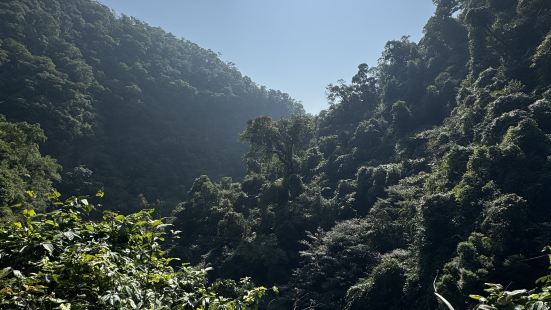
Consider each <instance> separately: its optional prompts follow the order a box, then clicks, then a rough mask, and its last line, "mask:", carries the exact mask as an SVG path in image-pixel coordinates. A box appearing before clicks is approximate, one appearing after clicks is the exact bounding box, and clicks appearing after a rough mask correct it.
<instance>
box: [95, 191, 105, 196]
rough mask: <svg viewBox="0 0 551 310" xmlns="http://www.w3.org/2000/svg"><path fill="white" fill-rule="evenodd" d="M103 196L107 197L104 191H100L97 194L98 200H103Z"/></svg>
mask: <svg viewBox="0 0 551 310" xmlns="http://www.w3.org/2000/svg"><path fill="white" fill-rule="evenodd" d="M103 196H105V192H104V191H102V190H99V191H98V192H97V193H96V197H98V198H103Z"/></svg>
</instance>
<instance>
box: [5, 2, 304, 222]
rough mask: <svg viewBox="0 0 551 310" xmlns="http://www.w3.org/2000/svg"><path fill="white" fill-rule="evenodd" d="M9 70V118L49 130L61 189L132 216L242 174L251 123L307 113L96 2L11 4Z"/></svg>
mask: <svg viewBox="0 0 551 310" xmlns="http://www.w3.org/2000/svg"><path fill="white" fill-rule="evenodd" d="M0 66H1V68H2V70H1V72H0V113H1V114H4V115H5V116H6V117H7V118H8V119H9V120H12V121H26V122H30V123H37V124H40V126H41V127H42V128H43V130H44V132H45V134H46V136H47V137H49V138H50V139H48V140H47V142H46V143H45V144H44V146H43V149H44V152H45V153H47V154H50V155H51V156H53V157H55V158H56V159H57V160H58V162H59V163H60V164H61V165H62V166H63V168H64V170H63V172H62V174H63V176H64V177H63V180H64V182H63V184H62V185H61V186H60V187H61V188H62V189H63V190H64V191H68V192H74V193H83V194H84V193H87V192H86V191H87V190H92V189H93V188H97V187H104V188H105V191H106V192H107V193H108V195H107V196H106V199H107V201H108V202H112V203H113V205H116V206H117V208H119V209H121V210H131V209H134V210H135V208H134V207H133V206H134V205H136V202H137V201H140V200H141V201H147V200H149V201H151V204H152V206H153V205H154V206H155V207H157V208H159V209H162V208H165V209H166V208H168V209H170V205H171V203H172V204H174V203H175V202H177V201H178V200H180V199H183V198H184V197H185V193H186V191H187V188H188V187H189V186H190V185H191V183H192V181H193V179H194V178H195V177H196V176H197V175H200V174H208V175H210V176H211V177H213V178H215V179H217V178H219V177H221V176H226V175H227V176H233V177H240V176H242V174H243V168H242V167H243V166H242V165H241V156H242V154H243V153H244V151H245V146H244V145H242V144H240V143H239V141H238V135H239V133H240V132H241V131H242V130H243V129H244V128H245V123H246V121H247V120H249V119H250V118H254V117H256V116H260V115H269V116H271V117H273V118H275V119H278V118H280V117H283V116H288V115H290V114H294V113H301V112H302V107H301V106H300V104H299V103H297V102H296V101H294V100H293V99H292V98H290V97H289V96H288V95H287V94H285V93H282V92H279V91H274V90H268V89H266V88H265V87H259V86H258V85H256V84H255V83H254V82H253V81H251V79H249V78H248V77H244V76H242V75H241V73H240V72H239V71H238V70H237V69H236V68H235V67H234V66H233V65H231V64H226V63H224V62H223V61H221V60H220V59H219V58H218V55H217V54H215V53H214V52H212V51H210V50H206V49H203V48H201V47H199V46H197V45H196V44H194V43H191V42H189V41H186V40H182V39H178V38H176V37H174V36H173V35H172V34H170V33H167V32H165V31H163V30H161V29H159V28H154V27H151V26H149V25H147V24H145V23H144V22H142V21H139V20H137V19H135V18H132V17H128V16H120V17H119V16H116V15H115V14H114V13H113V12H111V11H110V10H109V9H108V8H107V7H105V6H103V5H101V4H99V3H97V2H95V1H88V0H79V1H68V0H55V1H41V0H28V1H27V0H24V1H21V0H9V1H2V3H0ZM86 184H87V185H88V188H86ZM114 193H116V194H114ZM139 195H141V199H138V196H139ZM167 212H169V210H165V214H167Z"/></svg>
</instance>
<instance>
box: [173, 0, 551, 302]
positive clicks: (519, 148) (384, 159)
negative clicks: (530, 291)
mask: <svg viewBox="0 0 551 310" xmlns="http://www.w3.org/2000/svg"><path fill="white" fill-rule="evenodd" d="M435 4H436V12H435V14H434V16H433V17H432V18H430V20H429V21H428V22H427V24H426V26H425V29H424V36H423V38H422V39H421V40H420V42H412V41H411V40H409V39H408V38H407V37H404V38H402V39H399V40H393V41H389V42H388V43H387V44H386V46H385V47H384V51H383V53H382V56H381V58H380V60H379V63H378V65H377V66H376V67H373V68H369V67H368V66H367V65H360V66H359V70H358V73H357V74H356V75H355V76H354V77H353V79H352V82H351V83H350V84H337V85H330V86H329V87H328V98H329V100H330V107H329V108H328V109H327V110H326V111H323V112H322V113H321V114H320V115H318V116H315V117H309V116H294V117H290V118H287V119H284V120H280V121H274V120H272V119H270V118H267V117H263V118H257V119H255V120H253V121H250V122H249V123H248V126H247V129H246V131H245V132H244V133H243V134H242V139H243V140H244V141H246V142H248V143H249V145H250V148H249V152H248V154H247V156H246V163H247V176H246V177H245V179H244V181H243V182H242V183H232V182H231V180H229V179H227V180H222V181H221V182H220V183H217V182H213V181H211V180H210V179H209V178H208V177H206V176H203V177H201V178H198V179H197V180H196V181H195V184H194V185H193V186H192V188H191V190H190V198H189V199H188V200H187V201H185V202H183V203H182V204H181V205H180V207H179V208H178V211H177V213H176V216H177V218H176V220H175V222H174V224H175V226H176V227H177V228H178V229H179V230H182V231H183V233H182V238H181V239H180V241H179V246H177V247H176V249H175V250H174V253H175V254H176V255H178V256H180V257H183V258H184V259H185V260H188V261H191V262H192V263H203V264H206V265H208V266H213V267H214V268H215V270H214V272H213V274H211V276H212V277H213V278H216V277H230V278H232V277H234V278H235V277H242V276H251V277H252V278H253V279H254V280H255V281H257V282H258V283H261V284H269V285H272V284H275V285H278V286H279V287H280V288H281V291H282V293H281V294H280V295H279V296H278V297H274V300H272V302H271V303H270V306H271V307H272V308H281V309H340V308H345V309H435V308H437V307H438V301H437V300H438V299H437V298H436V296H435V295H434V294H433V293H434V289H433V281H436V283H435V287H436V289H437V290H438V292H439V293H440V294H441V295H443V296H445V298H446V299H447V300H448V301H449V302H451V304H453V305H454V306H455V307H456V309H466V308H469V307H472V306H473V305H474V304H475V303H476V302H481V303H492V302H495V304H494V305H495V308H492V307H490V306H486V308H484V307H482V308H480V309H513V306H512V304H513V303H514V302H518V304H519V305H520V303H523V304H524V305H526V308H515V309H549V298H550V297H549V289H550V288H549V278H547V280H545V279H543V280H541V281H540V282H539V286H545V283H547V289H546V290H547V293H544V294H540V295H533V296H532V297H527V295H526V292H525V291H516V292H514V293H504V292H503V287H501V288H499V286H495V287H494V289H493V291H492V294H493V295H492V296H493V297H492V298H489V299H484V298H481V297H476V296H475V298H478V301H477V300H475V299H472V298H469V297H468V295H469V294H481V293H483V289H484V288H485V287H484V283H485V282H494V283H502V284H503V285H504V286H506V287H507V289H509V290H513V289H516V288H532V287H534V286H535V284H534V282H535V280H536V279H537V278H538V276H541V275H544V274H545V273H546V268H547V266H548V262H549V261H548V259H547V257H546V256H545V255H543V256H542V255H541V252H540V251H541V250H542V248H544V246H545V245H546V244H549V243H550V241H551V210H550V209H549V201H550V199H551V196H550V195H551V157H550V155H551V141H550V137H551V136H550V134H551V126H550V125H551V88H550V83H551V75H550V74H549V72H551V32H550V30H551V2H549V1H546V0H530V1H517V0H499V1H494V0H458V1H455V0H439V1H435ZM546 281H547V282H546ZM500 294H501V295H500ZM496 296H501V297H500V299H499V300H498V301H497V302H496V299H497V297H496ZM545 300H547V301H546V303H544V301H545ZM531 305H533V306H534V307H536V306H537V307H541V308H537V307H536V308H530V307H531Z"/></svg>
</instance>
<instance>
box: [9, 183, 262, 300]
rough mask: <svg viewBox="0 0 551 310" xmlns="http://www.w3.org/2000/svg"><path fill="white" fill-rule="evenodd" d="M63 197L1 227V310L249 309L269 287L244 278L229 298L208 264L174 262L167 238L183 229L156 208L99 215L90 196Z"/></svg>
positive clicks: (29, 210)
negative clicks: (210, 277) (94, 216)
mask: <svg viewBox="0 0 551 310" xmlns="http://www.w3.org/2000/svg"><path fill="white" fill-rule="evenodd" d="M99 195H100V196H101V195H102V193H99ZM59 196H60V195H59V193H55V194H54V195H52V197H51V199H52V200H53V202H52V204H53V206H52V211H48V212H43V213H42V212H39V213H37V211H34V210H32V209H20V210H19V220H18V221H13V222H10V223H4V224H2V226H0V308H2V309H6V308H8V309H12V308H24V309H248V308H256V307H257V304H258V301H259V299H260V298H261V297H262V295H264V293H266V291H267V290H266V289H265V288H263V287H254V286H253V285H252V283H250V281H249V280H248V279H243V280H241V281H240V282H239V283H238V284H237V283H235V282H231V283H233V285H234V287H232V288H231V290H230V291H232V292H233V293H232V296H231V297H224V296H222V295H221V294H220V293H219V292H220V290H219V289H217V288H219V287H221V286H220V285H217V284H215V285H213V286H209V285H207V281H206V273H207V271H208V270H207V269H196V268H193V267H190V266H188V265H186V264H183V265H182V266H181V267H179V268H174V267H173V263H172V262H173V260H175V259H174V258H170V257H167V255H166V254H165V250H164V249H163V247H162V246H161V243H162V242H163V241H164V240H165V238H166V237H167V235H170V236H171V237H172V236H174V235H175V234H177V233H178V232H176V231H172V230H170V233H168V232H167V228H168V227H169V226H170V225H169V224H165V223H164V221H163V220H161V219H154V218H153V217H152V213H153V210H143V211H140V212H138V213H135V214H131V215H127V216H125V215H122V214H118V213H116V212H112V211H104V212H103V213H102V216H101V219H100V220H97V221H93V220H90V219H88V218H89V217H90V212H91V211H93V210H94V206H93V205H92V204H90V202H89V201H88V200H87V199H86V198H79V197H72V198H69V199H67V200H66V201H63V202H62V201H60V200H59ZM17 208H19V207H17ZM14 213H17V212H16V211H15V210H14ZM226 286H227V285H226ZM225 290H226V291H228V288H227V287H226V288H225ZM236 292H237V293H238V294H239V295H237V294H236Z"/></svg>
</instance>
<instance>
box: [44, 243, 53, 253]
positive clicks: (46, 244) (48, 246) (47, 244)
mask: <svg viewBox="0 0 551 310" xmlns="http://www.w3.org/2000/svg"><path fill="white" fill-rule="evenodd" d="M42 247H43V248H44V249H46V251H48V253H49V254H50V255H52V254H53V252H54V246H53V245H52V244H51V243H42Z"/></svg>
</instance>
